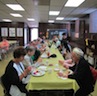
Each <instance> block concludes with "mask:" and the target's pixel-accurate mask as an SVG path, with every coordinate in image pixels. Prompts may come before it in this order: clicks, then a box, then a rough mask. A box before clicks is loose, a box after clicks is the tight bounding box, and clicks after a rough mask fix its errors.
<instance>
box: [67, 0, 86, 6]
mask: <svg viewBox="0 0 97 96" xmlns="http://www.w3.org/2000/svg"><path fill="white" fill-rule="evenodd" d="M84 1H85V0H68V1H67V2H66V4H65V7H78V6H79V5H81V4H82V3H83V2H84Z"/></svg>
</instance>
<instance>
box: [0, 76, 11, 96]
mask: <svg viewBox="0 0 97 96" xmlns="http://www.w3.org/2000/svg"><path fill="white" fill-rule="evenodd" d="M0 83H1V86H2V87H3V89H4V96H11V95H10V94H9V93H8V92H7V90H6V88H5V85H4V82H3V79H2V76H1V77H0Z"/></svg>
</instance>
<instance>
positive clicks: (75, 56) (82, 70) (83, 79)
mask: <svg viewBox="0 0 97 96" xmlns="http://www.w3.org/2000/svg"><path fill="white" fill-rule="evenodd" d="M71 54H72V60H73V62H74V63H75V64H76V66H75V70H74V72H73V74H71V75H69V74H68V73H67V74H65V77H68V78H71V79H75V80H76V81H77V83H78V85H79V87H80V88H79V89H78V90H77V91H76V93H75V94H74V96H88V95H89V94H90V93H91V92H93V90H94V87H93V76H92V73H91V70H90V66H89V63H88V62H87V61H86V60H85V59H84V57H83V56H84V52H83V51H82V50H81V49H80V48H77V47H76V48H74V49H73V51H72V53H71ZM59 75H62V74H60V73H59Z"/></svg>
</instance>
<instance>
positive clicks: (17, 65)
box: [2, 47, 31, 96]
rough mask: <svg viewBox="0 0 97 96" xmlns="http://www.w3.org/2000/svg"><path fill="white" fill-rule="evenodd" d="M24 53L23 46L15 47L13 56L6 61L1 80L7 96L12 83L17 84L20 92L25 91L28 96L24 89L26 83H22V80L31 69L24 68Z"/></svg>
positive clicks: (9, 95)
mask: <svg viewBox="0 0 97 96" xmlns="http://www.w3.org/2000/svg"><path fill="white" fill-rule="evenodd" d="M25 54H26V53H25V49H24V48H23V47H19V48H17V49H15V50H14V52H13V57H14V58H13V59H12V60H11V61H10V62H9V63H8V65H7V67H6V70H5V73H4V75H3V76H2V81H3V84H4V86H5V89H6V91H7V93H8V96H11V94H10V89H11V86H12V85H15V86H17V87H18V89H19V90H20V91H21V92H23V93H26V96H28V92H27V90H26V89H25V86H26V84H23V81H24V79H25V77H26V76H27V74H28V73H29V72H30V71H31V68H29V67H28V68H27V69H24V66H23V64H22V61H23V60H24V56H25Z"/></svg>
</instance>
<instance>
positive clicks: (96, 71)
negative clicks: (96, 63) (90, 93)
mask: <svg viewBox="0 0 97 96" xmlns="http://www.w3.org/2000/svg"><path fill="white" fill-rule="evenodd" d="M90 70H91V72H92V75H93V78H94V85H95V83H96V80H97V70H96V69H95V68H93V67H91V66H90Z"/></svg>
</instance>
